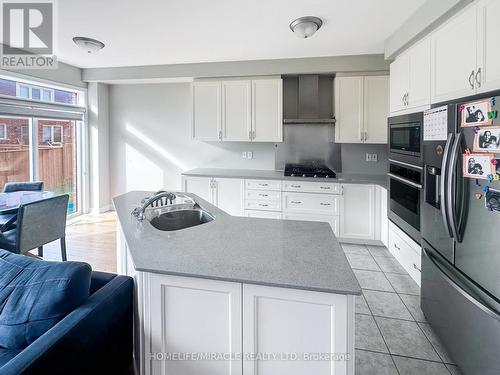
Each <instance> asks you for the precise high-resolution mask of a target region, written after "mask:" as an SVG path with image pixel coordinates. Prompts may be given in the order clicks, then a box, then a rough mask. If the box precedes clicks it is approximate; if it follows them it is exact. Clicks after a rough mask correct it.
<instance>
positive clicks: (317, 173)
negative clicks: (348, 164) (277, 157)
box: [285, 164, 337, 178]
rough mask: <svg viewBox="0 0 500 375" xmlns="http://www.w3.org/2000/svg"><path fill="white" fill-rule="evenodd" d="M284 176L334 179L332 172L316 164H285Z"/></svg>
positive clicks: (334, 175)
mask: <svg viewBox="0 0 500 375" xmlns="http://www.w3.org/2000/svg"><path fill="white" fill-rule="evenodd" d="M285 176H291V177H316V178H335V177H336V176H337V175H336V174H335V172H334V171H332V170H331V169H330V168H328V167H326V166H324V165H316V164H286V165H285Z"/></svg>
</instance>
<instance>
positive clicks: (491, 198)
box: [484, 189, 500, 212]
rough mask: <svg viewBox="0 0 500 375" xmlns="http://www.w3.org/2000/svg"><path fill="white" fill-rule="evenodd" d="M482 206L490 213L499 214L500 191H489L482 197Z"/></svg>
mask: <svg viewBox="0 0 500 375" xmlns="http://www.w3.org/2000/svg"><path fill="white" fill-rule="evenodd" d="M484 205H485V207H486V208H487V209H488V210H490V211H496V212H500V191H499V190H495V189H489V190H488V192H487V193H486V194H485V196H484Z"/></svg>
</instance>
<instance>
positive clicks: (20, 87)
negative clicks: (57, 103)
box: [16, 82, 54, 102]
mask: <svg viewBox="0 0 500 375" xmlns="http://www.w3.org/2000/svg"><path fill="white" fill-rule="evenodd" d="M16 96H18V97H20V98H25V99H33V100H41V101H44V102H53V101H54V89H49V88H46V87H39V86H33V85H28V84H24V83H19V82H17V95H16Z"/></svg>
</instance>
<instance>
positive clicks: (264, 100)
mask: <svg viewBox="0 0 500 375" xmlns="http://www.w3.org/2000/svg"><path fill="white" fill-rule="evenodd" d="M282 85H283V83H282V80H281V78H264V79H260V78H259V79H254V80H250V79H228V80H224V81H214V80H207V81H195V82H194V83H193V138H194V139H196V140H200V141H239V142H251V141H255V142H282V141H283V115H282V112H283V98H282V96H283V95H282Z"/></svg>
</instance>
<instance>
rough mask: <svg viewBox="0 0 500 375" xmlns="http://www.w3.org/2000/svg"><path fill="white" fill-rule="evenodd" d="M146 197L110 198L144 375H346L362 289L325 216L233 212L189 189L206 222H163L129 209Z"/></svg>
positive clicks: (140, 369)
mask: <svg viewBox="0 0 500 375" xmlns="http://www.w3.org/2000/svg"><path fill="white" fill-rule="evenodd" d="M180 194H181V193H180ZM150 195H151V192H144V191H143V192H138V191H134V192H130V193H127V194H124V195H121V196H119V197H116V198H114V199H113V203H114V205H115V209H116V212H117V216H118V221H119V230H118V252H117V253H118V268H119V272H120V273H123V274H128V275H130V276H133V277H134V279H135V281H136V299H137V304H136V306H137V308H136V329H135V331H136V332H135V359H136V369H137V371H138V372H139V373H140V374H182V375H187V374H228V375H229V374H231V375H235V374H257V373H258V374H264V375H265V374H305V373H314V374H335V375H339V374H354V360H353V359H354V298H355V296H356V295H359V294H360V293H361V289H360V287H359V284H358V282H357V280H356V278H355V276H354V273H353V272H352V270H351V268H350V266H349V264H348V262H347V259H346V257H345V255H344V253H343V251H342V249H341V247H340V245H339V243H338V241H337V239H336V238H335V236H334V235H333V232H332V230H331V228H330V226H329V225H328V224H326V223H320V222H303V221H293V220H290V221H282V220H272V219H255V218H244V217H233V216H230V215H228V214H226V213H225V212H223V211H221V210H220V209H218V208H217V207H215V206H213V205H211V204H210V203H208V202H206V201H205V200H203V199H201V198H199V197H197V196H195V195H192V194H186V195H187V196H189V197H191V198H192V199H193V200H194V201H196V203H197V204H198V205H199V206H200V207H201V208H202V209H203V210H205V211H207V212H208V213H209V214H210V215H211V216H212V217H213V220H212V221H210V222H207V223H204V224H200V225H197V226H193V227H191V228H186V229H182V230H177V231H161V230H158V229H156V228H155V227H153V225H152V224H151V223H150V222H149V221H148V220H143V221H142V222H140V221H138V220H137V218H136V217H134V216H132V215H131V214H130V213H131V211H132V210H133V209H134V208H135V207H137V206H139V205H140V202H141V200H142V199H143V198H144V197H146V196H150ZM153 210H154V208H153ZM157 210H160V209H157Z"/></svg>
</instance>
